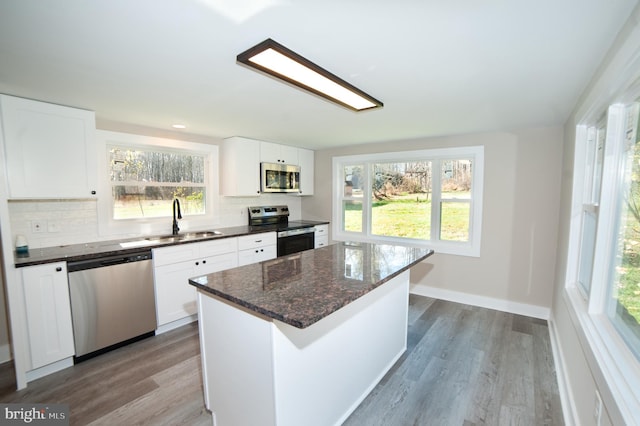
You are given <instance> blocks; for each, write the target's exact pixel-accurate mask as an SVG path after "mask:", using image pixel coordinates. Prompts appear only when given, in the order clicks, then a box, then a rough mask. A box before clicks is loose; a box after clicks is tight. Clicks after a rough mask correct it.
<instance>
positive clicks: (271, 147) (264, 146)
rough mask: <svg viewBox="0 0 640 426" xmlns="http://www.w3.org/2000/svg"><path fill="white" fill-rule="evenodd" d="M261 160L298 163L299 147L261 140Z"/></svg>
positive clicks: (264, 161)
mask: <svg viewBox="0 0 640 426" xmlns="http://www.w3.org/2000/svg"><path fill="white" fill-rule="evenodd" d="M260 161H261V162H263V163H280V164H295V165H298V148H296V147H294V146H288V145H281V144H278V143H272V142H260Z"/></svg>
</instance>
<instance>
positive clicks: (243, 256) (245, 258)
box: [238, 245, 278, 266]
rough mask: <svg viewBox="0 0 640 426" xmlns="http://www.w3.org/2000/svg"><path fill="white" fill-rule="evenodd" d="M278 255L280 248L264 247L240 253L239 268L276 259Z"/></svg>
mask: <svg viewBox="0 0 640 426" xmlns="http://www.w3.org/2000/svg"><path fill="white" fill-rule="evenodd" d="M277 253H278V246H275V245H274V246H263V247H256V248H252V249H248V250H240V251H239V252H238V266H244V265H250V264H252V263H258V262H262V261H265V260H269V259H275V258H276V257H277V255H278V254H277Z"/></svg>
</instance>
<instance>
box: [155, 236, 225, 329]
mask: <svg viewBox="0 0 640 426" xmlns="http://www.w3.org/2000/svg"><path fill="white" fill-rule="evenodd" d="M237 250H238V241H237V238H225V239H222V240H214V241H204V242H201V243H191V244H183V245H177V246H171V247H161V248H157V249H154V250H153V262H154V270H153V273H154V283H155V293H156V315H157V320H158V327H161V326H163V325H166V324H169V323H171V322H173V321H177V320H181V319H184V318H186V317H189V316H191V315H194V314H196V313H197V312H198V308H197V305H196V294H197V293H196V289H195V287H193V286H192V285H190V284H189V278H193V277H197V276H200V275H205V274H210V273H212V272H218V271H222V270H225V269H230V268H233V267H235V266H237V264H238V257H237Z"/></svg>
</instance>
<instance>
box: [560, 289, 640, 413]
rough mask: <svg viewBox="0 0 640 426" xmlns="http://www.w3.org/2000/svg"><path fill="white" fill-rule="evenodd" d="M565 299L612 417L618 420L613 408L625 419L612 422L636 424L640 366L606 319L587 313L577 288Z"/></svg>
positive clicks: (638, 406) (639, 393)
mask: <svg viewBox="0 0 640 426" xmlns="http://www.w3.org/2000/svg"><path fill="white" fill-rule="evenodd" d="M563 297H564V301H565V302H566V304H567V307H568V311H569V314H570V317H571V320H572V322H573V324H574V326H575V328H576V331H577V335H578V338H579V340H580V343H581V346H582V350H583V353H584V354H585V358H586V360H587V362H588V364H589V367H590V369H591V371H592V373H593V375H594V380H595V382H596V385H597V387H598V390H599V391H600V393H601V395H602V398H603V401H604V402H605V405H606V406H607V407H609V410H608V411H609V414H610V415H612V416H616V413H615V412H613V411H612V410H611V408H612V405H613V406H616V407H617V408H618V412H619V413H620V415H621V416H622V418H621V419H619V421H616V419H615V418H614V417H612V419H611V420H612V421H613V423H614V424H617V423H619V422H622V421H623V422H624V423H625V424H634V422H635V421H637V414H638V413H640V362H639V361H638V360H637V359H636V358H635V356H634V355H633V354H632V353H631V351H630V350H629V348H628V347H627V345H626V344H625V342H624V341H623V340H622V339H621V338H620V336H619V335H618V333H617V331H616V330H615V329H614V327H613V325H612V324H611V323H610V321H609V319H608V318H607V317H606V315H594V314H589V313H588V309H587V303H586V301H585V300H584V297H583V296H582V294H581V293H580V291H579V290H578V288H576V287H567V288H566V289H565V291H564V293H563ZM598 373H600V374H598ZM607 391H608V392H607Z"/></svg>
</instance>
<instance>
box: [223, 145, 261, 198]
mask: <svg viewBox="0 0 640 426" xmlns="http://www.w3.org/2000/svg"><path fill="white" fill-rule="evenodd" d="M221 152H222V155H221V160H222V161H221V162H220V166H221V167H220V181H221V187H222V195H226V196H233V197H255V196H258V195H260V142H259V141H256V140H253V139H247V138H240V137H232V138H228V139H225V140H224V141H223V143H222V149H221Z"/></svg>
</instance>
